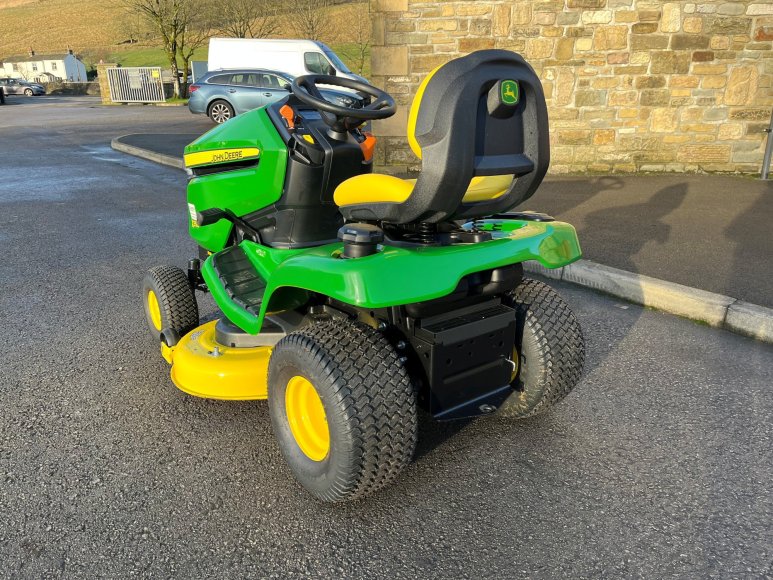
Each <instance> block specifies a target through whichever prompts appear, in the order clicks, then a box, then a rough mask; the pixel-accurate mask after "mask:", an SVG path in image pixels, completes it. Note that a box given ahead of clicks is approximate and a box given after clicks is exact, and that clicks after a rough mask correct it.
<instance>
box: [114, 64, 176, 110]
mask: <svg viewBox="0 0 773 580" xmlns="http://www.w3.org/2000/svg"><path fill="white" fill-rule="evenodd" d="M107 81H108V83H109V84H110V98H111V99H112V101H113V102H114V103H163V102H164V101H165V100H166V99H165V98H164V85H163V83H162V82H161V68H160V67H120V68H109V69H107Z"/></svg>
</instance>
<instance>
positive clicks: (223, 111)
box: [207, 100, 234, 125]
mask: <svg viewBox="0 0 773 580" xmlns="http://www.w3.org/2000/svg"><path fill="white" fill-rule="evenodd" d="M207 114H208V115H209V118H210V119H212V120H213V121H214V122H215V123H217V124H218V125H220V124H221V123H225V122H226V121H227V120H228V119H230V118H232V117H233V116H234V108H233V107H232V106H231V105H230V104H229V103H227V102H226V101H219V100H218V101H215V102H214V103H212V104H211V105H210V106H209V112H208V113H207Z"/></svg>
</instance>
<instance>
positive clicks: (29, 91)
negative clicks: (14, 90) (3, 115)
mask: <svg viewBox="0 0 773 580" xmlns="http://www.w3.org/2000/svg"><path fill="white" fill-rule="evenodd" d="M24 95H25V96H27V97H31V96H32V89H24Z"/></svg>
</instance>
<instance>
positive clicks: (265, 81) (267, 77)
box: [258, 73, 287, 91]
mask: <svg viewBox="0 0 773 580" xmlns="http://www.w3.org/2000/svg"><path fill="white" fill-rule="evenodd" d="M286 84H287V81H285V80H284V79H280V78H279V77H278V76H276V75H272V74H268V73H261V74H260V75H258V86H259V87H260V88H262V89H272V90H277V91H278V90H281V89H282V86H283V85H286Z"/></svg>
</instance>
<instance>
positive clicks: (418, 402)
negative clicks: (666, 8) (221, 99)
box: [143, 50, 585, 501]
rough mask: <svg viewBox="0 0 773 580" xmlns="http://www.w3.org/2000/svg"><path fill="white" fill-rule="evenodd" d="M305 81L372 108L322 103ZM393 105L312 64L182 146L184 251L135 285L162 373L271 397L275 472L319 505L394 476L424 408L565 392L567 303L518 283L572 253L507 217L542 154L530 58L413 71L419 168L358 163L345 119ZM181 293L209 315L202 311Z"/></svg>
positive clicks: (499, 405) (543, 130)
mask: <svg viewBox="0 0 773 580" xmlns="http://www.w3.org/2000/svg"><path fill="white" fill-rule="evenodd" d="M318 85H326V86H335V87H344V88H348V89H354V90H356V91H359V92H360V93H362V94H364V95H367V96H368V97H369V98H370V104H367V105H366V106H364V107H362V108H347V107H345V106H342V105H339V104H333V103H330V102H328V101H326V100H324V99H323V98H322V96H321V94H320V92H319V89H318V88H317V87H318ZM394 113H395V103H394V100H393V99H392V97H390V96H389V95H388V94H386V93H385V92H383V91H380V90H378V89H376V88H375V87H372V86H370V85H368V84H366V83H363V82H359V81H355V80H351V79H347V78H340V77H335V76H323V75H307V76H302V77H298V78H296V79H295V81H294V82H293V85H292V92H291V94H290V95H289V96H288V97H287V98H286V99H284V100H282V101H280V102H277V103H275V104H273V105H269V106H267V107H264V108H262V109H257V110H254V111H251V112H249V113H246V114H244V115H239V116H238V117H235V118H234V119H232V120H230V121H228V122H227V123H224V124H223V125H221V126H218V127H216V128H214V129H212V130H211V131H209V132H208V133H206V134H205V135H203V136H202V137H200V138H199V139H197V140H196V141H194V142H193V143H191V144H190V145H189V146H188V147H186V149H185V164H186V167H187V168H188V172H189V174H190V176H191V178H190V183H189V185H188V210H189V213H190V228H189V231H190V235H191V237H192V238H193V239H194V240H195V241H196V242H197V244H198V245H199V247H200V252H199V257H198V258H194V259H192V260H190V262H189V263H188V270H187V272H185V271H183V270H182V269H179V268H175V267H170V266H159V267H156V268H153V269H151V270H149V271H148V273H147V275H146V277H145V280H144V289H143V293H144V299H145V313H146V317H147V321H148V324H149V326H150V329H151V331H152V333H153V335H154V336H155V337H156V338H157V339H158V340H160V342H161V352H162V355H163V356H164V358H165V359H166V360H167V361H168V362H169V363H171V365H172V369H171V376H172V381H173V382H174V383H175V385H177V387H179V388H180V389H182V390H183V391H185V392H186V393H190V394H191V395H195V396H199V397H207V398H214V399H239V400H246V399H266V398H267V399H268V406H269V413H270V416H271V423H272V427H273V431H274V433H275V435H276V437H277V439H278V441H279V447H280V449H281V451H282V453H283V454H284V457H285V459H286V460H287V463H288V464H289V466H290V468H291V470H292V472H293V473H294V474H295V476H296V478H297V479H298V481H299V482H300V483H301V484H302V485H303V486H304V487H305V488H306V489H307V490H308V491H309V492H311V493H312V494H313V495H315V496H316V497H318V498H320V499H322V500H326V501H341V500H348V499H355V498H360V497H363V496H366V495H368V494H370V493H373V492H375V491H377V490H378V489H380V488H382V487H384V486H385V485H387V484H388V483H390V482H392V481H393V480H394V479H395V478H396V477H397V475H398V474H399V473H400V472H401V471H402V470H403V469H404V468H405V467H406V465H407V464H408V463H409V462H410V460H411V458H412V455H413V453H414V448H415V445H416V437H417V422H418V416H417V413H418V409H419V407H421V408H424V409H425V410H426V411H427V412H428V413H429V414H430V415H431V416H432V417H433V418H434V419H437V420H450V419H461V418H467V417H476V416H479V415H491V414H494V413H496V414H497V415H500V416H505V417H510V418H516V419H517V418H522V417H529V416H531V415H534V414H536V413H539V412H541V411H544V410H546V409H548V408H549V407H551V406H552V405H554V404H555V403H556V402H557V401H559V400H560V399H562V398H563V397H565V396H566V395H567V394H568V393H569V391H570V390H571V389H572V388H573V387H574V385H575V383H576V382H577V381H578V380H579V378H580V375H581V373H582V366H583V361H584V356H585V354H584V344H583V336H582V332H581V329H580V327H579V324H578V322H577V320H576V319H575V317H574V315H573V314H572V312H571V311H570V309H569V307H568V306H567V305H566V303H565V302H564V301H563V300H562V299H561V297H560V296H558V294H556V293H555V292H554V291H553V290H552V289H551V288H550V287H548V286H546V285H545V284H543V283H542V282H539V281H535V280H530V279H526V278H524V277H523V267H522V262H524V261H526V260H536V261H538V262H539V263H540V264H542V265H543V266H545V267H547V268H558V267H561V266H564V265H566V264H569V263H571V262H573V261H575V260H577V259H578V258H579V257H580V247H579V242H578V241H577V236H576V233H575V230H574V228H573V227H572V226H570V225H568V224H566V223H561V222H558V221H555V220H554V219H553V218H551V217H550V216H547V215H544V214H539V213H532V212H513V211H512V208H514V207H515V206H517V205H518V204H520V203H521V202H523V201H524V200H526V199H527V198H529V197H530V196H531V195H532V194H533V193H534V191H535V190H536V188H537V187H538V186H539V184H540V182H541V181H542V178H543V177H544V175H545V172H546V171H547V168H548V163H549V145H548V118H547V109H546V106H545V98H544V95H543V93H542V88H541V85H540V82H539V79H538V78H537V76H536V75H535V73H534V71H533V70H532V68H531V67H530V66H529V65H528V64H527V63H526V62H525V61H524V60H523V59H522V58H521V57H520V56H519V55H517V54H515V53H512V52H508V51H502V50H485V51H479V52H475V53H473V54H470V55H468V56H466V57H463V58H459V59H456V60H453V61H451V62H449V63H447V64H445V65H443V66H441V67H439V68H437V69H436V70H435V71H433V72H432V73H431V74H430V75H429V76H427V77H426V78H425V79H424V81H423V82H422V83H421V86H420V87H419V88H418V92H417V94H416V98H415V99H414V101H413V105H412V106H411V109H410V114H409V117H408V141H409V143H410V146H411V148H412V149H413V152H414V153H415V154H416V155H417V156H418V157H419V158H420V159H421V160H422V166H421V167H422V170H421V173H420V174H419V175H418V178H417V179H415V180H409V179H400V178H397V177H392V176H389V175H380V174H375V173H372V159H373V148H374V145H375V138H374V137H373V136H372V135H371V134H370V133H367V132H363V131H362V130H361V127H362V126H363V124H364V123H366V122H367V121H372V120H376V119H384V118H386V117H389V116H391V115H393V114H394ZM196 290H199V291H208V292H210V293H211V294H212V297H213V298H214V300H215V302H216V303H217V305H218V306H219V308H220V310H221V311H222V314H223V316H222V318H220V319H218V320H212V321H209V322H206V323H204V324H201V325H200V321H199V314H198V307H197V302H196V297H195V291H196Z"/></svg>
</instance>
